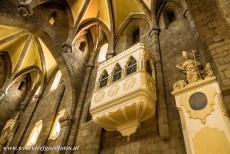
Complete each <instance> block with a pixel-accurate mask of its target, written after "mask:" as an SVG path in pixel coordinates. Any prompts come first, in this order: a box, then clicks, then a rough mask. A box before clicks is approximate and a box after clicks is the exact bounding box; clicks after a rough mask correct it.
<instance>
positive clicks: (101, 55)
mask: <svg viewBox="0 0 230 154" xmlns="http://www.w3.org/2000/svg"><path fill="white" fill-rule="evenodd" d="M108 46H109V45H108V43H106V44H104V45H103V46H102V47H101V49H100V51H99V55H98V62H99V63H101V62H103V61H105V60H106V54H107V51H108Z"/></svg>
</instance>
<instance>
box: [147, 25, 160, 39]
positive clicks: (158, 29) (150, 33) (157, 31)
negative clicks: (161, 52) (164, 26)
mask: <svg viewBox="0 0 230 154" xmlns="http://www.w3.org/2000/svg"><path fill="white" fill-rule="evenodd" d="M160 31H161V30H160V28H158V27H153V28H152V29H151V30H150V32H149V36H150V37H152V36H153V35H159V33H160Z"/></svg>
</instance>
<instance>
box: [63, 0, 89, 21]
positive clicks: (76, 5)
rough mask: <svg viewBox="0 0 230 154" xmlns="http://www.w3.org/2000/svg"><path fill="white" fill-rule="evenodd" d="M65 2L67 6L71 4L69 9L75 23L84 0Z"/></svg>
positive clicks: (68, 0)
mask: <svg viewBox="0 0 230 154" xmlns="http://www.w3.org/2000/svg"><path fill="white" fill-rule="evenodd" d="M67 2H68V4H69V6H71V11H72V14H73V18H74V23H75V22H76V20H77V18H78V16H79V14H80V11H81V9H82V7H83V5H84V2H85V1H84V0H67Z"/></svg>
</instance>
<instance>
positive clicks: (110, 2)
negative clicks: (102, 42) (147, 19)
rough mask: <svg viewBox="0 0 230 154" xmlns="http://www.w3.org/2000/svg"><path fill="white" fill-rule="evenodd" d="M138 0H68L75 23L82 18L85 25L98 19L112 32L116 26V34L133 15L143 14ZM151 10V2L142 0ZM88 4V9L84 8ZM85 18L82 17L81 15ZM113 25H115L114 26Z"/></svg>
mask: <svg viewBox="0 0 230 154" xmlns="http://www.w3.org/2000/svg"><path fill="white" fill-rule="evenodd" d="M137 1H138V0H132V1H131V0H85V1H84V0H67V2H68V4H69V6H70V7H71V11H72V14H73V18H74V22H76V21H77V19H78V18H81V19H80V20H81V22H80V23H83V22H85V21H86V20H90V19H95V18H96V19H98V20H100V21H102V22H103V23H104V24H105V25H106V26H107V27H108V29H109V30H110V31H112V27H113V25H114V28H115V32H118V31H119V29H120V28H121V26H122V24H123V23H124V22H125V21H126V20H127V19H128V17H129V16H130V15H132V14H143V15H144V11H143V9H142V8H141V6H140V5H139V4H138V2H137ZM141 1H143V3H144V4H145V5H146V6H147V8H149V9H150V8H151V0H141ZM85 4H87V7H86V9H85V8H84V7H83V6H84V5H85ZM81 12H82V13H83V16H82V17H80V13H81ZM112 24H113V25H112Z"/></svg>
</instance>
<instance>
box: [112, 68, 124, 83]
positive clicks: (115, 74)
mask: <svg viewBox="0 0 230 154" xmlns="http://www.w3.org/2000/svg"><path fill="white" fill-rule="evenodd" d="M121 70H122V69H121V66H120V65H119V64H117V65H116V67H115V70H114V72H113V82H114V81H117V80H119V79H120V78H121Z"/></svg>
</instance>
